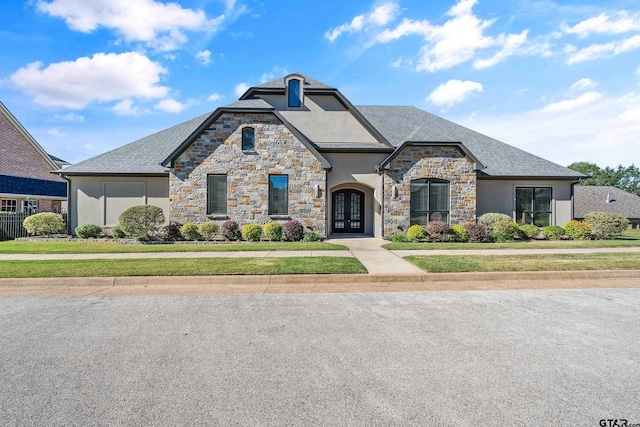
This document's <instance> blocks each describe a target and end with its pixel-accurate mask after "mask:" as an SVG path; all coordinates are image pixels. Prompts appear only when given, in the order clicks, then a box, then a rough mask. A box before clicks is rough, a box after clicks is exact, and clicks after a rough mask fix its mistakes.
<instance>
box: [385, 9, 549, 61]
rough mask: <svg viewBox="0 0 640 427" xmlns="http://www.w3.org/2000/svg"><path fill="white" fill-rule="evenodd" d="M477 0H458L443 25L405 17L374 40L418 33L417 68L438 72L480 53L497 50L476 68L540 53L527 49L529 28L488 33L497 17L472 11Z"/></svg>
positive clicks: (471, 58)
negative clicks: (517, 32)
mask: <svg viewBox="0 0 640 427" xmlns="http://www.w3.org/2000/svg"><path fill="white" fill-rule="evenodd" d="M476 2H477V0H459V1H458V3H457V4H456V5H454V6H453V7H452V8H451V9H449V11H448V12H447V15H448V16H450V17H451V18H450V19H448V20H447V21H446V22H444V23H443V24H442V25H434V24H431V23H430V22H429V21H427V20H412V19H404V20H403V21H402V22H401V23H400V24H398V25H397V26H396V27H395V28H393V29H385V30H384V31H382V32H380V33H379V34H378V35H377V36H376V38H375V40H374V42H375V43H389V42H392V41H395V40H398V39H400V38H402V37H406V36H410V35H418V36H421V37H422V38H423V39H424V42H425V43H424V44H423V46H422V47H421V49H420V59H419V61H418V62H417V65H416V69H417V70H418V71H429V72H435V71H438V70H445V69H448V68H451V67H453V66H455V65H458V64H461V63H463V62H467V61H470V60H473V59H474V58H475V57H476V55H477V54H478V52H480V51H483V50H486V49H497V52H496V53H494V54H493V55H492V56H491V57H489V58H488V59H477V60H476V61H475V62H474V64H473V65H474V67H475V68H487V67H491V66H493V65H495V64H497V63H499V62H501V61H503V60H504V59H505V58H507V57H509V56H511V55H514V54H516V53H519V52H520V51H522V52H523V53H524V52H529V54H533V53H539V52H536V50H534V49H532V48H527V49H525V48H524V45H525V43H526V41H527V35H528V31H526V30H525V31H523V32H521V33H520V34H499V35H498V36H496V37H492V36H488V35H486V34H485V32H486V31H487V30H488V29H489V27H490V26H491V25H492V24H493V23H494V21H495V20H484V19H480V18H478V17H477V16H476V15H474V14H473V6H474V5H475V4H476Z"/></svg>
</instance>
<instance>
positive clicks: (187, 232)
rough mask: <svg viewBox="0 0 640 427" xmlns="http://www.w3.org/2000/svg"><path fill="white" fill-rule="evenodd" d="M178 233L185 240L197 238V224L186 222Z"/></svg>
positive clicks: (198, 236)
mask: <svg viewBox="0 0 640 427" xmlns="http://www.w3.org/2000/svg"><path fill="white" fill-rule="evenodd" d="M180 234H181V235H182V237H184V239H185V240H198V239H199V238H200V233H198V226H197V225H196V224H194V223H193V222H187V223H186V224H184V225H183V226H182V227H180Z"/></svg>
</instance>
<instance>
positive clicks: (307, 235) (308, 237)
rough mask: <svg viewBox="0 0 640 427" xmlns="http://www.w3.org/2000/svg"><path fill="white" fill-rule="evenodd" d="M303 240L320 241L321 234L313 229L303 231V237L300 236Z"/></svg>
mask: <svg viewBox="0 0 640 427" xmlns="http://www.w3.org/2000/svg"><path fill="white" fill-rule="evenodd" d="M302 241H303V242H321V241H322V236H321V235H320V233H316V232H315V231H309V232H308V233H304V237H303V238H302Z"/></svg>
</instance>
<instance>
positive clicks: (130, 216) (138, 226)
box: [119, 205, 164, 240]
mask: <svg viewBox="0 0 640 427" xmlns="http://www.w3.org/2000/svg"><path fill="white" fill-rule="evenodd" d="M119 222H120V224H119V225H120V227H121V228H122V230H124V232H125V233H126V234H127V236H129V237H139V238H140V239H142V240H148V239H152V238H155V237H156V236H158V235H159V234H160V229H161V228H162V224H164V213H163V212H162V208H159V207H158V206H153V205H138V206H132V207H130V208H129V209H126V210H125V211H124V212H122V213H121V214H120V218H119Z"/></svg>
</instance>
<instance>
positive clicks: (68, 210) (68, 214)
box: [59, 174, 71, 235]
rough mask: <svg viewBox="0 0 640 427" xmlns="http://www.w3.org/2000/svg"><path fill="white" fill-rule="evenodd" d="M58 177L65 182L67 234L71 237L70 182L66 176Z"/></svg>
mask: <svg viewBox="0 0 640 427" xmlns="http://www.w3.org/2000/svg"><path fill="white" fill-rule="evenodd" d="M59 176H60V178H62V179H64V180H65V181H67V234H69V235H71V180H70V179H69V178H67V176H66V175H62V174H60V175H59ZM61 210H62V209H61Z"/></svg>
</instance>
